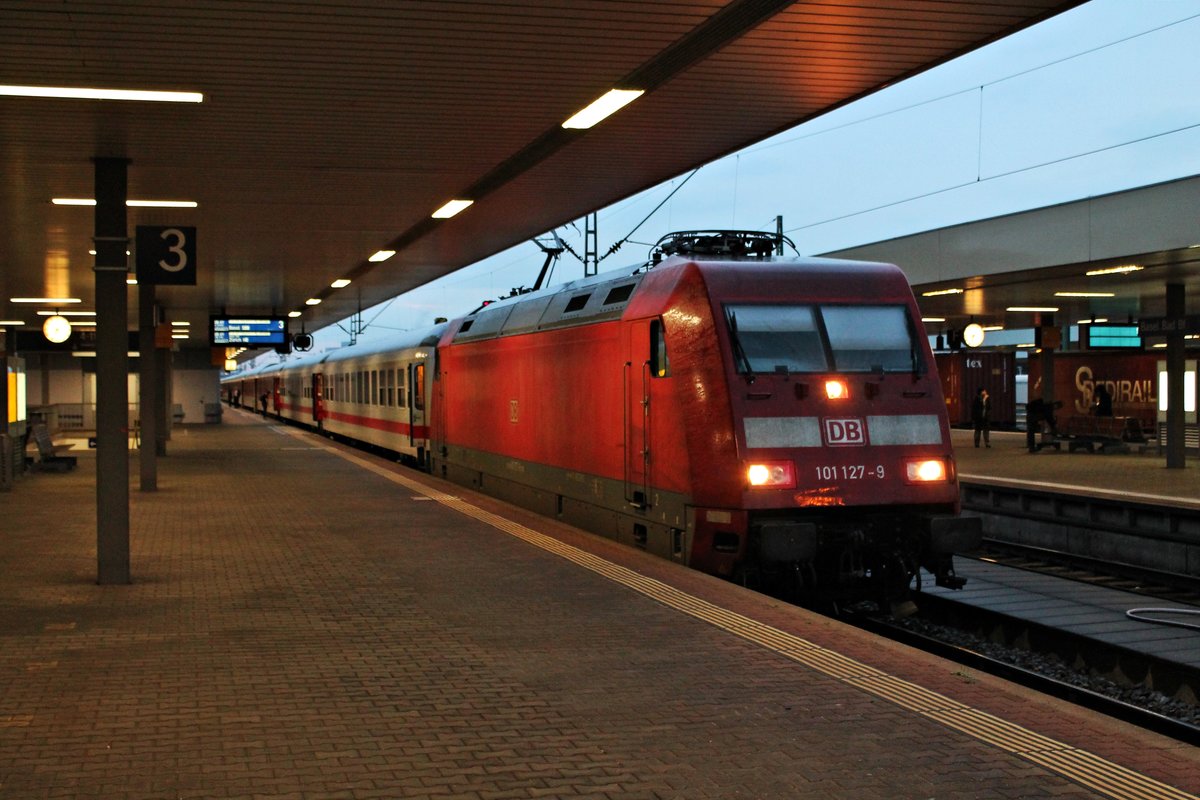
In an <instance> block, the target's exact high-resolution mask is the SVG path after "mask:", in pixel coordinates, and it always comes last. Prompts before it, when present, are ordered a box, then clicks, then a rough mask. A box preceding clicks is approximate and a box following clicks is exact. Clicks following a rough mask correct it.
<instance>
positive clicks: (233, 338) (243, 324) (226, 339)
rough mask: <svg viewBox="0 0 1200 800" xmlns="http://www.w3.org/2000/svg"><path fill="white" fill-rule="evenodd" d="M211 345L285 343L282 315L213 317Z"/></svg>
mask: <svg viewBox="0 0 1200 800" xmlns="http://www.w3.org/2000/svg"><path fill="white" fill-rule="evenodd" d="M210 333H211V334H212V344H213V347H277V346H279V345H283V344H287V341H288V333H287V319H286V318H284V317H213V318H212V324H211V325H210Z"/></svg>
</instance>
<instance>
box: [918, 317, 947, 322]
mask: <svg viewBox="0 0 1200 800" xmlns="http://www.w3.org/2000/svg"><path fill="white" fill-rule="evenodd" d="M945 321H946V318H945V317H921V322H945Z"/></svg>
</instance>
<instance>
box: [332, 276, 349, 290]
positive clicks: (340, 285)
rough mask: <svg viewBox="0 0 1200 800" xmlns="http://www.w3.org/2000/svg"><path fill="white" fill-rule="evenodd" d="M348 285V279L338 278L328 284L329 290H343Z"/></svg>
mask: <svg viewBox="0 0 1200 800" xmlns="http://www.w3.org/2000/svg"><path fill="white" fill-rule="evenodd" d="M349 285H350V279H349V278H338V279H337V280H336V281H334V282H333V283H331V284H329V286H330V288H333V289H344V288H346V287H347V286H349Z"/></svg>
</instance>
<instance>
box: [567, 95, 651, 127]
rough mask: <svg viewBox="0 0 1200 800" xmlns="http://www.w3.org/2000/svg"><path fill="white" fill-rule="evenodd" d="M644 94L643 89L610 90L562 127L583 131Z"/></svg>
mask: <svg viewBox="0 0 1200 800" xmlns="http://www.w3.org/2000/svg"><path fill="white" fill-rule="evenodd" d="M645 93H646V90H645V89H610V90H609V91H608V92H606V93H605V94H603V95H601V96H600V97H598V98H597V99H595V100H593V101H592V103H591V105H589V106H588V107H587V108H585V109H583V110H582V111H580V112H578V113H576V114H574V115H572V116H571V117H570V119H568V120H567V121H566V122H564V123H563V124H562V126H563V127H564V128H571V129H574V130H585V129H587V128H590V127H592V126H593V125H595V124H596V123H598V122H600V120H602V119H604V118H606V117H608V116H611V115H612V114H615V113H616V112H618V111H620V110H621V109H622V108H624V107H625V106H627V105H629V104H630V103H632V102H633V101H634V100H637V99H638V98H639V97H641V96H642V95H644V94H645Z"/></svg>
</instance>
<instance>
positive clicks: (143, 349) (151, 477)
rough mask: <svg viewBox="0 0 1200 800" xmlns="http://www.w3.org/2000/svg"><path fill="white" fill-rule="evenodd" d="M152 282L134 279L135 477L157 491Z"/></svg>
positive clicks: (155, 350)
mask: <svg viewBox="0 0 1200 800" xmlns="http://www.w3.org/2000/svg"><path fill="white" fill-rule="evenodd" d="M154 289H155V286H154V284H153V283H149V282H139V283H138V352H139V356H138V420H139V423H140V425H141V437H142V438H141V441H140V442H139V444H138V455H139V462H138V468H139V473H140V475H139V477H140V478H141V489H142V491H143V492H155V491H158V414H157V411H158V399H157V392H158V355H157V354H158V348H157V347H156V346H155V345H156V342H155V339H156V336H155V332H156V330H155V329H156V328H157V323H158V319H157V314H156V313H155V312H156V311H157V308H156V307H155V303H154Z"/></svg>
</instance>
